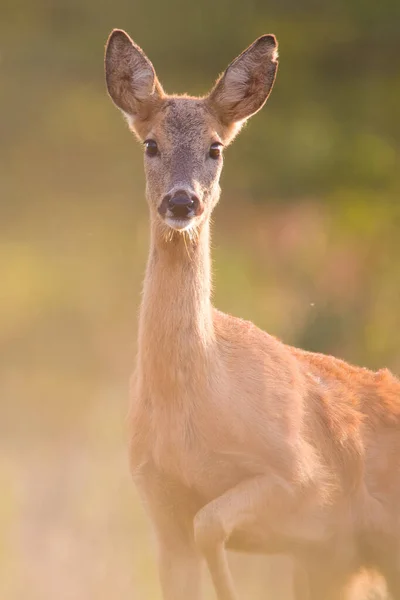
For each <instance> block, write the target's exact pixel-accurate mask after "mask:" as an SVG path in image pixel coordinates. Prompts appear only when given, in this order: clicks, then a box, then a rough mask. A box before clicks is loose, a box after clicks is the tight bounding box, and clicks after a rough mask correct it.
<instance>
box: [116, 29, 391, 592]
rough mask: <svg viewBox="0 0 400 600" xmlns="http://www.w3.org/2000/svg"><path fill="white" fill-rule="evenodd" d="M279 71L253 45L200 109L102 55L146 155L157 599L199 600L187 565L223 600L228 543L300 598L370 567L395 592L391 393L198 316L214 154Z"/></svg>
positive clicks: (387, 379) (133, 59) (267, 40)
mask: <svg viewBox="0 0 400 600" xmlns="http://www.w3.org/2000/svg"><path fill="white" fill-rule="evenodd" d="M276 65H277V62H276V41H275V39H274V38H273V37H272V36H263V37H262V38H259V40H257V41H256V42H255V43H254V44H253V45H252V46H250V48H249V49H248V50H247V51H246V52H244V53H243V54H242V55H240V57H238V59H236V61H234V62H233V63H232V65H231V66H230V67H229V68H228V70H227V71H226V72H225V74H224V75H223V76H222V77H221V78H220V80H219V81H218V82H217V84H216V86H215V88H214V89H213V90H212V92H211V93H210V95H209V96H208V97H206V98H205V99H198V98H190V97H176V96H167V95H166V94H164V92H163V90H162V87H161V85H160V83H159V82H158V80H157V78H156V76H155V73H154V69H153V67H152V65H151V63H150V61H149V60H148V59H147V57H145V55H144V54H143V52H142V51H141V50H140V49H139V48H138V47H137V46H135V45H134V44H133V42H132V41H131V40H130V38H129V37H128V36H127V35H126V34H125V33H124V32H121V31H114V32H113V34H112V35H111V37H110V40H109V43H108V47H107V54H106V74H107V83H108V89H109V92H110V94H111V96H112V98H113V100H114V101H115V103H116V104H117V106H119V108H121V110H122V111H123V112H124V113H125V114H126V116H127V118H128V121H129V123H130V125H131V127H132V129H133V130H134V132H135V133H136V134H137V135H138V137H139V138H140V139H141V140H142V141H143V140H145V145H146V154H147V157H146V161H145V166H146V175H147V198H148V201H149V205H150V222H151V247H150V254H149V260H148V265H147V271H146V277H145V283H144V291H143V300H142V307H141V313H140V322H139V345H138V361H137V366H136V371H135V374H134V376H133V379H132V406H131V413H130V423H131V448H130V456H131V465H132V473H133V475H134V478H135V481H136V483H137V485H138V488H139V490H140V491H141V493H142V496H143V498H144V501H145V503H146V505H147V507H148V510H149V513H150V516H151V518H152V521H153V524H154V526H155V530H156V533H157V537H158V541H159V563H160V578H161V585H162V588H163V594H164V598H165V600H183V599H184V598H185V599H186V598H189V597H190V598H192V599H194V600H198V599H199V598H200V564H201V558H202V557H204V558H205V559H206V561H207V564H208V567H209V570H210V572H211V576H212V578H213V582H214V585H215V588H216V591H217V595H218V598H219V599H220V600H233V599H234V598H236V592H235V587H234V584H233V581H232V578H231V575H230V572H229V568H228V565H227V562H226V555H225V545H227V546H228V547H231V548H233V549H236V550H244V551H250V552H253V551H254V552H265V553H276V552H285V553H289V554H292V555H293V556H295V558H296V559H297V560H298V562H299V564H300V565H302V567H303V569H304V573H305V577H300V578H299V580H298V585H297V589H296V594H297V596H296V597H297V598H298V599H299V600H305V599H306V598H310V600H319V599H320V598H326V599H327V598H332V600H333V599H339V598H341V597H343V596H342V594H343V593H344V589H345V586H346V584H347V581H348V579H349V577H350V576H351V575H352V574H353V573H355V572H356V571H357V570H358V569H359V568H360V567H361V566H371V565H372V566H377V567H378V568H380V569H381V570H382V571H383V572H384V575H385V576H386V577H387V580H388V584H389V586H391V587H392V591H393V593H394V594H400V547H399V542H398V541H397V540H398V537H399V533H400V532H399V527H400V523H399V515H400V510H399V509H398V506H397V503H398V501H399V500H400V459H399V453H400V435H399V433H400V382H399V381H398V380H397V379H396V378H395V377H394V376H393V375H391V374H390V373H389V372H388V371H380V372H378V373H373V372H371V371H368V370H366V369H359V368H356V367H351V366H349V365H347V364H346V363H344V362H342V361H340V360H338V359H334V358H332V357H327V356H323V355H317V354H312V353H307V352H303V351H301V350H298V349H295V348H292V347H289V346H286V345H285V344H283V343H282V342H280V341H278V340H277V339H275V338H273V337H272V336H269V335H268V334H267V333H265V332H263V331H261V330H259V329H258V328H256V327H255V326H254V325H252V324H251V323H248V322H245V321H242V320H240V319H237V318H234V317H231V316H228V315H225V314H223V313H221V312H219V311H217V310H216V309H214V308H213V307H212V304H211V275H210V271H211V269H210V239H209V236H210V232H209V216H210V214H211V211H212V208H213V207H214V205H215V204H216V202H217V201H218V198H219V185H218V180H219V175H220V172H221V168H222V162H221V156H220V148H221V146H222V145H223V144H225V145H226V144H227V143H229V142H230V141H231V140H232V139H233V137H234V136H235V135H236V133H237V132H238V130H239V129H240V126H241V124H242V123H243V122H244V120H245V119H246V118H248V117H249V116H250V115H251V114H253V113H254V112H257V110H259V109H260V108H261V106H262V105H263V104H264V102H265V100H266V98H267V96H268V94H269V91H270V89H271V87H272V84H273V80H274V76H275V71H276ZM387 548H389V549H390V550H389V551H388V550H387ZM388 556H389V557H388ZM390 557H392V558H390ZM381 563H382V564H381ZM396 597H397V596H396Z"/></svg>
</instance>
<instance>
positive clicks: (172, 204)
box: [168, 192, 195, 218]
mask: <svg viewBox="0 0 400 600" xmlns="http://www.w3.org/2000/svg"><path fill="white" fill-rule="evenodd" d="M194 208H195V199H194V198H191V197H190V196H188V195H187V194H184V193H179V192H178V193H177V194H175V195H174V196H172V198H170V199H169V200H168V209H169V210H170V211H171V212H172V214H173V216H174V217H181V218H185V217H188V216H189V214H190V212H191V211H193V210H194Z"/></svg>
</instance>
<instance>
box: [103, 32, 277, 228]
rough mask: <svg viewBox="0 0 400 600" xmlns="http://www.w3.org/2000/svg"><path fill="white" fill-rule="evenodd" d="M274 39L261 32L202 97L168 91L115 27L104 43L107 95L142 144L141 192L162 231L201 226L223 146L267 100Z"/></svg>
mask: <svg viewBox="0 0 400 600" xmlns="http://www.w3.org/2000/svg"><path fill="white" fill-rule="evenodd" d="M277 66H278V62H277V41H276V39H275V36H273V35H263V36H261V37H260V38H258V39H257V40H256V41H255V42H254V43H253V44H251V46H249V47H248V48H247V49H246V50H245V51H244V52H242V54H240V55H239V56H238V57H237V58H236V59H235V60H234V61H233V62H232V63H231V64H230V65H229V66H228V68H227V69H226V71H225V72H224V73H223V74H222V75H221V76H220V77H219V78H218V80H217V82H216V84H215V85H214V87H213V89H212V90H211V92H210V93H209V94H208V95H207V96H205V97H203V98H195V97H190V96H186V95H185V96H170V95H167V94H166V93H165V92H164V90H163V88H162V86H161V84H160V82H159V80H158V78H157V76H156V73H155V70H154V67H153V65H152V64H151V62H150V60H149V59H148V58H147V56H146V55H145V54H144V52H143V51H142V50H141V48H139V46H137V45H136V44H135V43H134V42H133V41H132V40H131V38H130V37H129V36H128V35H127V34H126V33H125V32H124V31H121V30H114V31H113V32H112V33H111V35H110V37H109V39H108V42H107V47H106V56H105V70H106V81H107V88H108V92H109V94H110V96H111V98H112V100H113V101H114V103H115V104H116V105H117V107H118V108H119V109H120V110H121V111H122V112H123V113H124V115H125V117H126V119H127V121H128V124H129V126H130V128H131V129H132V131H133V132H134V133H135V134H136V136H137V137H138V138H139V140H140V141H141V142H142V143H143V144H144V164H145V173H146V196H147V200H148V203H149V206H150V212H151V217H152V219H153V220H154V222H155V223H157V224H158V225H159V226H160V227H162V228H164V229H165V228H172V229H173V230H178V231H185V230H188V229H192V228H198V227H201V224H202V223H203V222H204V221H205V220H207V219H208V218H209V217H210V214H211V212H212V210H213V208H214V206H215V205H216V203H217V202H218V199H219V194H220V187H219V178H220V175H221V170H222V165H223V149H224V147H225V146H227V145H228V144H229V143H230V142H231V141H232V140H233V138H234V137H235V135H236V134H237V133H238V131H239V130H240V128H241V126H242V125H243V123H244V122H245V121H246V120H247V119H248V118H249V117H250V116H252V115H253V114H255V113H256V112H257V111H259V110H260V109H261V108H262V106H263V105H264V103H265V102H266V100H267V98H268V96H269V94H270V92H271V89H272V86H273V83H274V80H275V75H276V70H277Z"/></svg>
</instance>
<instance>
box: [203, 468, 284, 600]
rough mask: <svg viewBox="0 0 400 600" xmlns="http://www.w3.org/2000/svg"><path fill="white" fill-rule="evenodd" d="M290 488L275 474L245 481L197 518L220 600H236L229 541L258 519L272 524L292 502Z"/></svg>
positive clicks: (204, 550) (205, 553)
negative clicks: (227, 544) (240, 530)
mask: <svg viewBox="0 0 400 600" xmlns="http://www.w3.org/2000/svg"><path fill="white" fill-rule="evenodd" d="M292 496H293V495H292V493H291V488H290V486H289V485H288V484H287V483H285V482H284V481H283V480H281V479H280V478H278V477H276V476H274V475H271V474H269V475H265V476H257V477H254V478H252V479H247V480H245V481H242V482H241V483H239V484H238V485H236V486H235V487H234V488H232V489H230V490H228V491H227V492H225V493H224V494H223V495H222V496H219V497H218V498H216V499H215V500H212V501H211V502H210V503H209V504H206V506H204V507H203V508H202V509H201V510H199V512H198V513H197V514H196V516H195V518H194V538H195V542H196V546H197V547H198V548H199V550H200V551H201V553H202V554H203V556H204V557H205V559H206V562H207V566H208V569H209V571H210V574H211V577H212V580H213V583H214V587H215V589H216V592H217V596H218V600H236V599H237V595H236V592H235V586H234V583H233V579H232V575H231V573H230V570H229V567H228V563H227V557H226V551H225V547H224V546H225V542H226V540H227V539H228V538H229V537H230V535H231V534H232V533H233V531H234V530H235V529H238V528H241V527H245V526H246V525H249V524H252V523H256V522H257V520H258V517H262V518H263V521H264V522H265V519H266V516H269V519H270V521H271V523H274V521H275V520H276V519H277V518H279V516H280V513H281V512H282V509H283V510H284V509H285V507H287V506H288V505H289V502H290V500H291V499H292Z"/></svg>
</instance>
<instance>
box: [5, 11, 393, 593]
mask: <svg viewBox="0 0 400 600" xmlns="http://www.w3.org/2000/svg"><path fill="white" fill-rule="evenodd" d="M113 27H121V28H124V29H126V30H127V31H128V32H129V33H130V34H131V35H132V37H133V39H134V40H135V41H136V42H137V43H139V45H141V46H142V47H143V48H144V49H145V51H146V53H147V54H148V55H149V57H150V59H151V60H152V61H153V63H154V65H155V67H156V69H157V72H158V75H159V77H160V79H161V81H162V83H163V85H164V86H165V88H166V89H167V91H170V92H172V91H174V92H185V91H187V92H189V93H192V94H195V93H200V94H203V93H205V92H206V91H207V89H208V88H209V87H210V86H211V84H212V82H213V80H214V79H215V77H216V76H217V74H218V73H219V72H220V71H222V70H223V69H224V68H225V67H226V66H227V64H228V63H229V62H230V60H232V59H233V58H234V57H235V56H236V55H237V54H238V53H239V52H241V51H242V50H243V49H244V47H246V46H247V45H248V44H250V43H251V42H252V41H253V40H254V39H255V38H256V37H257V36H259V35H261V34H262V33H269V32H273V33H275V34H276V35H277V37H278V39H279V41H280V68H279V73H278V78H277V82H276V85H275V89H274V91H273V93H272V95H271V98H270V100H269V102H268V104H267V106H266V107H265V109H264V110H263V111H262V112H261V113H260V114H258V115H257V116H256V117H255V118H254V119H253V120H252V121H251V122H250V123H249V125H248V126H247V127H246V128H245V130H244V131H243V133H242V134H241V136H240V137H239V138H238V140H237V141H236V142H235V144H234V146H232V148H230V149H229V150H228V151H227V152H226V166H225V171H224V174H223V178H222V188H223V195H222V200H221V203H220V205H219V207H218V209H217V211H216V214H215V227H214V237H213V247H214V248H213V257H214V271H215V303H216V305H217V306H218V307H219V308H221V309H223V310H225V311H227V312H231V313H233V314H235V315H238V316H242V317H245V318H249V319H252V320H253V321H255V322H256V323H257V324H258V325H259V326H261V327H263V328H266V329H267V330H268V331H269V332H271V333H273V334H275V335H277V336H279V337H281V338H282V339H284V340H285V341H287V342H289V343H293V344H296V345H301V346H304V347H305V348H307V349H311V350H318V351H323V352H329V353H334V354H336V355H338V356H340V357H342V358H345V359H347V360H350V361H352V362H355V363H358V364H362V365H365V366H369V367H373V368H375V367H378V366H384V365H385V366H388V367H390V368H391V369H393V371H394V372H395V373H397V374H399V373H400V340H399V331H400V311H399V305H400V270H399V251H400V236H399V230H400V202H399V192H400V165H399V149H400V36H399V27H400V3H399V2H398V0H381V1H380V2H374V1H373V0H335V1H334V2H333V1H330V2H317V1H315V0H307V1H304V0H302V1H299V0H268V1H265V0H263V1H261V0H246V2H243V1H239V0H218V1H213V2H211V1H210V0H198V1H197V2H190V1H188V0H185V1H183V0H170V1H169V2H166V1H165V0H153V1H152V2H149V1H145V0H137V1H135V2H134V1H132V0H129V1H128V0H113V2H104V1H103V0H96V1H95V0H58V1H57V0H53V1H50V0H47V1H46V0H34V1H33V0H31V1H29V0H24V1H23V0H1V3H0V81H1V86H0V108H1V117H0V198H1V209H2V213H1V214H2V216H1V229H2V234H1V237H0V267H1V270H0V272H1V288H0V289H1V311H0V349H1V363H0V387H1V402H2V404H1V408H2V409H1V419H0V434H1V435H0V450H1V451H0V484H1V493H0V530H1V532H0V598H1V599H2V600H3V599H4V600H26V598H27V597H28V596H29V599H30V600H54V599H55V598H57V600H59V599H61V600H64V599H65V600H67V599H68V600H89V599H90V600H92V599H93V600H106V599H107V600H110V598H113V599H114V598H118V599H120V598H130V599H132V600H136V599H139V598H142V599H144V598H145V599H147V598H152V599H153V598H154V599H156V600H157V599H159V598H160V596H159V592H158V585H157V579H156V575H155V564H154V558H153V550H152V542H151V535H150V529H149V526H148V523H147V521H146V519H145V517H144V514H143V510H142V509H141V507H140V505H139V503H138V501H137V498H136V495H135V491H134V489H133V486H132V485H131V482H130V478H129V473H128V464H127V458H126V422H125V415H126V411H127V381H128V377H129V372H130V370H131V366H132V363H133V359H134V355H135V339H136V319H137V309H138V303H139V299H140V288H141V281H142V277H143V271H144V265H145V260H146V253H147V248H148V226H147V212H146V205H145V201H144V199H143V189H144V177H143V173H142V159H141V153H142V150H141V148H140V147H139V145H138V144H136V142H135V141H134V140H133V139H132V135H131V134H130V133H129V132H128V130H127V127H126V126H125V125H124V123H123V120H122V118H121V117H120V115H119V114H118V112H117V110H116V109H115V108H114V107H113V106H112V103H111V101H110V100H109V98H108V97H107V95H106V91H105V86H104V81H103V64H102V63H103V47H104V43H105V41H106V38H107V35H108V33H109V31H110V30H111V29H112V28H113ZM233 566H234V570H235V576H236V578H237V580H238V581H240V585H241V588H242V590H243V597H244V598H246V597H247V598H251V599H252V600H253V599H258V598H260V599H261V598H265V597H266V595H267V594H266V590H269V594H270V596H269V597H278V598H281V599H282V600H285V599H287V598H290V594H289V592H288V577H287V575H286V573H287V571H286V570H285V566H284V564H283V563H282V562H279V561H270V560H266V559H264V558H253V559H249V558H242V557H237V558H234V559H233Z"/></svg>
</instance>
